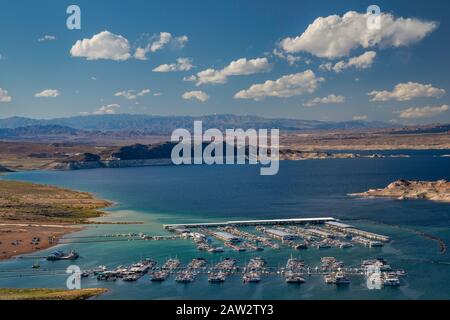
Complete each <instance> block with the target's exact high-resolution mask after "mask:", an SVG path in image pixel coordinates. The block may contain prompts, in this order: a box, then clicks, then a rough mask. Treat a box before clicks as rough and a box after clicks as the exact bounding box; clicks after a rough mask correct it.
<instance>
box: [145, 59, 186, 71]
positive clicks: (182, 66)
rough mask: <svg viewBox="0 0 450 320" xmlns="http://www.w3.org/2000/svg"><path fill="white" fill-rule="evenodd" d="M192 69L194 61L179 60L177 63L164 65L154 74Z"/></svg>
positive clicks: (155, 69) (156, 69)
mask: <svg viewBox="0 0 450 320" xmlns="http://www.w3.org/2000/svg"><path fill="white" fill-rule="evenodd" d="M191 69H192V60H191V59H189V58H178V59H177V62H176V63H171V64H162V65H160V66H158V67H156V68H154V69H153V72H174V71H189V70H191Z"/></svg>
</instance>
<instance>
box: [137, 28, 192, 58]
mask: <svg viewBox="0 0 450 320" xmlns="http://www.w3.org/2000/svg"><path fill="white" fill-rule="evenodd" d="M152 39H153V40H152V41H150V43H149V44H148V45H146V46H144V47H139V48H137V49H136V51H135V53H134V58H135V59H138V60H147V54H148V53H149V52H156V51H158V50H162V49H164V48H165V47H166V46H168V45H172V46H173V47H176V48H183V47H184V46H185V45H186V43H187V42H188V41H189V38H188V37H187V36H186V35H182V36H179V37H174V36H173V35H172V34H171V33H170V32H160V33H159V35H154V36H153V37H152Z"/></svg>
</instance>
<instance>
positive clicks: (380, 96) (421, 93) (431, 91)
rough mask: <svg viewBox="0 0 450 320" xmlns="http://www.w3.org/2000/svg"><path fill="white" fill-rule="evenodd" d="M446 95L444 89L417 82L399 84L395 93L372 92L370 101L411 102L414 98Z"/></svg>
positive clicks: (395, 88)
mask: <svg viewBox="0 0 450 320" xmlns="http://www.w3.org/2000/svg"><path fill="white" fill-rule="evenodd" d="M444 94H445V90H444V89H439V88H435V87H433V86H432V85H431V84H420V83H417V82H408V83H399V84H397V85H396V86H395V87H394V90H393V91H372V92H369V93H368V95H369V96H372V99H371V100H370V101H389V100H397V101H409V100H412V99H414V98H422V97H431V98H440V97H441V96H443V95H444Z"/></svg>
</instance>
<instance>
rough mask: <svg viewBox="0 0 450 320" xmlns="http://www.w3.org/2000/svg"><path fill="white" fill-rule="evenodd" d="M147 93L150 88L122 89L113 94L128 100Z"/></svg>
mask: <svg viewBox="0 0 450 320" xmlns="http://www.w3.org/2000/svg"><path fill="white" fill-rule="evenodd" d="M149 93H150V89H143V90H141V91H136V90H124V91H119V92H116V93H115V94H114V95H115V96H116V97H124V98H125V99H128V100H135V99H137V98H138V97H143V96H145V95H147V94H149Z"/></svg>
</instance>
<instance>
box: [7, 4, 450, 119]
mask: <svg viewBox="0 0 450 320" xmlns="http://www.w3.org/2000/svg"><path fill="white" fill-rule="evenodd" d="M374 3H375V4H377V5H378V6H379V7H380V8H381V11H382V13H383V20H382V21H381V22H382V23H381V29H380V30H379V31H378V33H368V32H367V30H364V27H361V26H362V24H361V21H363V20H361V19H362V17H363V14H364V13H365V12H366V9H367V7H368V6H369V5H370V4H374ZM431 3H432V4H431ZM70 4H77V5H78V6H79V7H80V8H81V24H82V25H81V30H68V29H67V28H66V18H67V17H68V15H67V14H66V8H67V7H68V6H69V5H70ZM349 11H355V14H350V15H348V14H347V15H346V13H348V12H349ZM449 14H450V3H449V2H448V1H437V0H436V1H432V2H430V1H411V0H410V1H394V0H390V1H377V2H369V1H320V0H315V1H300V0H297V1H261V0H247V1H242V0H241V1H232V0H228V1H206V0H195V1H194V0H192V1H185V0H184V1H181V0H180V1H170V0H166V1H156V0H155V1H143V0H142V1H137V0H134V1H133V0H131V1H126V2H125V1H99V0H96V1H76V2H67V1H51V0H48V1H14V2H12V1H2V2H1V11H0V117H9V116H27V117H35V118H53V117H64V116H73V115H80V114H101V113H139V114H141V113H143V114H144V113H145V114H153V115H202V114H213V113H220V114H223V113H234V114H253V115H260V116H264V117H283V118H299V119H317V120H331V121H344V120H352V119H366V120H369V121H370V120H380V121H392V122H400V123H431V122H450V110H449V107H448V105H450V99H449V93H450V72H449V71H450V70H449V69H450V62H449V61H448V57H449V53H450V47H449V46H450V44H449V41H448V34H450V26H449V24H448V15H449ZM333 15H336V16H335V17H334V18H333V17H331V16H333ZM344 15H346V16H345V18H344ZM320 17H322V18H323V19H325V20H324V21H325V22H326V23H325V24H326V27H324V24H323V21H322V22H320V21H319V20H316V19H318V18H320ZM403 18H410V20H404V19H403ZM365 19H366V18H365ZM364 21H365V20H364ZM310 24H312V26H311V27H310V28H309V29H307V28H308V25H310ZM352 28H353V29H352ZM105 31H106V32H105ZM102 32H103V33H102ZM161 33H163V35H161ZM168 34H170V36H168ZM296 37H298V38H296ZM327 37H329V38H328V40H327ZM83 39H86V40H85V41H84V42H81V41H83ZM355 39H356V40H355ZM77 41H79V42H77ZM158 41H159V44H160V46H158ZM161 41H162V42H161ZM124 43H125V44H126V45H127V47H125V48H124V47H120V46H119V48H118V47H117V45H118V44H120V45H123V44H124ZM161 43H162V45H161ZM138 48H139V49H138ZM121 50H122V51H123V52H122V51H121ZM139 50H141V54H140V55H139V54H136V52H137V51H139ZM142 50H143V51H142ZM142 52H143V53H145V54H143V53H142ZM144 56H145V59H146V60H144V59H143V58H144ZM180 58H184V59H180ZM233 62H234V63H233ZM161 65H163V66H161ZM158 67H159V68H158ZM156 68H158V69H156ZM155 69H156V70H160V71H166V72H155ZM208 69H210V70H209V71H208V72H203V71H205V70H208ZM169 71H170V72H169ZM189 79H190V80H191V81H186V80H189ZM266 81H269V82H266ZM130 90H133V91H130ZM368 93H372V95H368ZM371 100H373V101H371Z"/></svg>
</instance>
